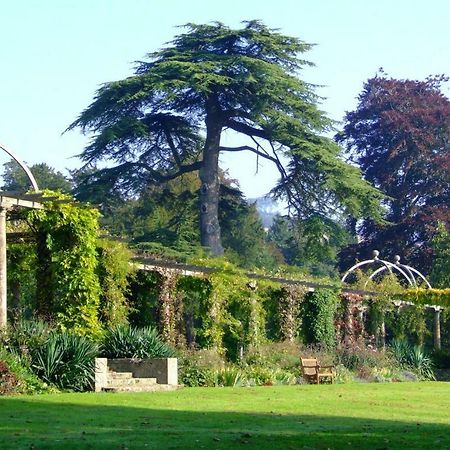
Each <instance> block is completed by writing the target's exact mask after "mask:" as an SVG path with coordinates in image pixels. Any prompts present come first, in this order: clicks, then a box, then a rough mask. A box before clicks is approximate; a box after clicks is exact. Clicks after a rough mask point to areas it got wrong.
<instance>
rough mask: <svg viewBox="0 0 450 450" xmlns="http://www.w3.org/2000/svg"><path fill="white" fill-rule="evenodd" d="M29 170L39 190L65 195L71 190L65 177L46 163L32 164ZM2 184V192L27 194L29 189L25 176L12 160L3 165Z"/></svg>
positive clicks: (28, 182) (70, 185) (69, 183)
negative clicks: (48, 190) (58, 192)
mask: <svg viewBox="0 0 450 450" xmlns="http://www.w3.org/2000/svg"><path fill="white" fill-rule="evenodd" d="M29 169H30V170H31V173H32V174H33V176H34V178H35V179H36V182H37V184H38V186H39V189H41V190H42V189H50V190H52V191H60V192H65V193H69V192H70V191H71V190H72V183H71V182H70V181H69V180H68V179H67V177H66V176H64V175H63V174H62V173H61V172H57V171H55V169H53V168H52V167H50V166H49V165H48V164H46V163H39V164H33V165H32V166H30V167H29ZM3 182H4V184H3V186H2V190H4V191H19V192H27V191H29V190H30V187H31V186H30V181H29V179H28V176H27V174H26V173H25V172H24V170H23V169H22V167H20V166H19V164H17V162H16V161H14V160H11V161H10V162H7V163H5V164H3Z"/></svg>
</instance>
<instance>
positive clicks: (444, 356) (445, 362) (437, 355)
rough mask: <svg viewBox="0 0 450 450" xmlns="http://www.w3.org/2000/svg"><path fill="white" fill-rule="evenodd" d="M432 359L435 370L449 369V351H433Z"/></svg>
mask: <svg viewBox="0 0 450 450" xmlns="http://www.w3.org/2000/svg"><path fill="white" fill-rule="evenodd" d="M432 358H433V363H434V366H435V367H436V368H438V369H450V349H448V348H446V349H441V350H435V351H434V352H433V355H432Z"/></svg>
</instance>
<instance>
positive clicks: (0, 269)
mask: <svg viewBox="0 0 450 450" xmlns="http://www.w3.org/2000/svg"><path fill="white" fill-rule="evenodd" d="M6 324H7V277H6V208H4V207H0V329H4V328H6Z"/></svg>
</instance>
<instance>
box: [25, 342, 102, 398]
mask: <svg viewBox="0 0 450 450" xmlns="http://www.w3.org/2000/svg"><path fill="white" fill-rule="evenodd" d="M30 353H31V361H32V365H31V368H32V369H33V372H34V373H36V375H37V376H38V377H39V378H41V379H42V380H44V381H46V382H47V383H51V384H53V385H55V386H57V387H58V388H61V389H71V390H74V391H84V390H87V389H90V388H91V387H92V384H93V381H94V366H95V357H96V356H97V353H98V346H97V345H96V344H95V343H93V342H92V341H90V340H89V339H88V338H86V337H84V336H78V335H74V334H70V333H53V334H52V335H50V337H49V338H48V340H47V341H46V342H45V344H43V345H42V346H40V347H37V348H33V349H31V352H30Z"/></svg>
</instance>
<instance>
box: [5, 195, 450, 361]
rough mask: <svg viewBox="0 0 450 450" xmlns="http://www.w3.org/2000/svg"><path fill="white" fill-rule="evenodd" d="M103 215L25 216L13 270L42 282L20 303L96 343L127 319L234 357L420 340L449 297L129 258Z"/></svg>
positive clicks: (66, 206)
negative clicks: (290, 344)
mask: <svg viewBox="0 0 450 450" xmlns="http://www.w3.org/2000/svg"><path fill="white" fill-rule="evenodd" d="M98 216H99V214H98V212H97V211H96V210H95V209H93V208H91V207H88V206H86V205H80V204H77V203H74V202H73V201H72V200H71V199H69V198H67V202H54V203H52V202H49V204H48V206H47V207H46V209H45V210H38V211H26V212H24V216H23V217H24V218H25V219H26V220H27V222H28V223H29V224H30V225H31V228H32V230H33V232H34V235H35V238H36V240H35V241H34V242H26V243H15V244H13V245H12V246H11V248H10V250H9V257H10V271H9V272H10V276H11V278H14V279H15V280H16V281H19V284H20V282H22V284H23V286H22V291H25V289H24V287H25V284H26V283H29V281H30V274H32V273H35V274H36V285H35V289H34V291H33V290H32V289H31V290H30V289H29V288H27V289H28V291H27V292H25V293H24V295H23V298H22V299H21V300H20V301H19V302H17V303H15V305H16V306H19V307H21V308H22V309H23V308H24V307H25V308H28V311H29V314H30V315H31V314H32V315H33V316H34V315H39V316H41V317H43V318H45V319H49V320H52V321H53V322H56V324H57V325H58V326H59V328H60V329H62V330H67V331H72V332H75V333H76V334H82V335H88V336H91V337H92V338H94V339H97V338H98V337H99V336H100V335H101V334H102V333H103V330H105V329H108V328H110V327H112V326H116V325H120V324H124V323H130V324H131V325H134V326H147V325H151V326H154V327H156V328H157V329H158V330H159V332H160V334H161V336H162V337H163V338H164V340H165V341H166V342H168V343H170V344H172V345H174V346H177V347H179V348H184V347H196V348H214V349H217V350H218V351H220V352H221V353H222V354H226V355H228V356H229V357H230V358H231V359H234V358H237V357H239V355H240V354H242V351H243V350H244V349H246V348H248V347H252V346H257V345H259V344H261V343H264V342H268V341H285V340H287V341H297V340H299V339H300V340H302V341H304V342H306V343H320V344H323V345H328V346H332V345H334V344H335V343H336V342H337V341H338V340H351V339H356V338H357V337H358V336H361V335H375V336H377V337H378V341H379V344H380V345H382V343H383V342H384V338H385V335H386V334H387V337H388V338H389V337H401V336H403V335H408V336H409V337H411V336H412V338H413V340H414V341H416V342H418V343H423V342H425V341H426V340H427V339H428V338H429V336H428V335H427V329H429V328H430V327H432V326H433V322H432V319H430V317H428V316H427V313H426V312H424V309H423V307H422V306H421V305H425V304H436V305H439V306H442V307H446V306H448V304H449V303H450V302H449V299H450V294H449V292H450V290H435V289H427V290H420V289H412V290H406V291H405V290H402V292H401V293H396V294H385V295H378V296H374V295H372V296H367V295H364V294H367V292H363V291H357V290H351V289H349V290H346V291H343V292H341V287H340V286H339V285H338V284H337V283H336V284H335V285H321V284H314V283H311V282H302V281H294V280H287V279H280V278H274V277H269V276H263V275H255V274H246V273H243V272H242V271H240V270H238V269H236V268H234V267H232V266H231V265H229V264H223V265H222V266H221V267H216V268H212V267H204V266H203V267H201V266H188V265H186V266H183V265H180V264H168V263H164V262H160V263H158V264H159V265H158V264H155V263H151V262H149V261H147V262H145V260H144V261H141V264H139V261H138V260H135V261H134V263H133V262H132V259H131V256H132V254H131V252H130V251H129V250H127V249H126V247H125V246H124V245H123V244H122V243H120V242H118V241H112V240H108V239H100V237H99V235H100V229H99V227H98ZM24 249H26V251H24ZM19 291H20V289H19ZM25 294H26V295H25ZM395 302H397V303H398V305H400V306H398V305H397V306H396V305H395ZM399 302H400V303H399ZM405 302H406V303H405ZM19 309H20V308H19ZM447 309H448V308H447ZM383 317H385V319H386V320H384V319H383ZM382 319H383V320H384V323H385V327H387V332H386V333H383V332H382V330H381V328H382V326H381V324H382ZM410 335H411V336H410ZM444 338H446V337H444Z"/></svg>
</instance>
